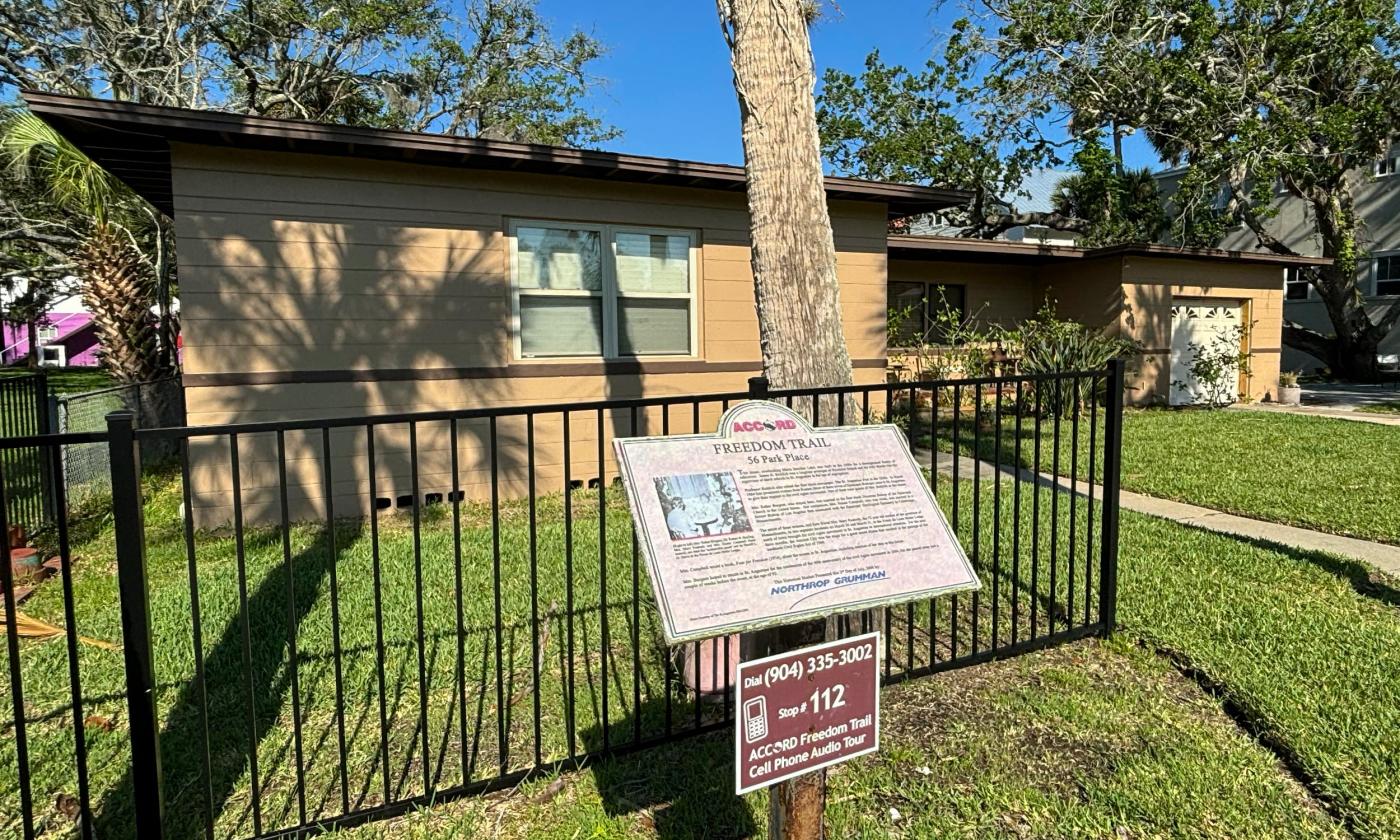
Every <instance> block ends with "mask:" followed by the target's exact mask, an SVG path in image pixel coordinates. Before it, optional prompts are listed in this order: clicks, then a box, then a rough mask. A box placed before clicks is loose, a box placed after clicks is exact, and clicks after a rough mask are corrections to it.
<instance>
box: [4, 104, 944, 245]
mask: <svg viewBox="0 0 1400 840" xmlns="http://www.w3.org/2000/svg"><path fill="white" fill-rule="evenodd" d="M23 95H24V100H25V102H26V103H28V105H29V109H30V110H31V111H33V112H34V113H35V114H37V115H38V116H39V117H41V118H42V119H44V120H45V121H46V122H48V123H49V124H50V125H52V126H53V127H54V128H55V129H57V130H58V131H59V132H61V133H62V134H63V135H64V136H65V137H67V138H68V139H69V140H71V141H72V142H73V143H74V144H76V145H77V146H78V147H79V148H80V149H82V150H83V151H84V152H86V153H87V154H88V156H89V157H91V158H92V159H93V160H95V161H97V162H98V163H99V164H101V165H102V167H103V168H104V169H106V170H107V171H109V172H111V173H112V174H113V175H115V176H117V177H118V178H120V179H122V180H123V181H125V182H126V183H127V184H129V185H130V186H131V188H132V189H134V190H135V191H136V192H137V193H139V194H140V195H142V196H143V197H145V198H146V199H147V200H149V201H150V202H151V203H152V204H154V205H155V206H156V207H158V208H160V210H161V211H162V212H164V213H167V214H171V215H173V213H174V207H173V202H172V195H171V186H170V147H169V144H170V143H171V142H180V143H196V144H203V145H211V146H232V147H237V148H245V149H262V150H270V151H291V152H312V153H316V154H328V155H345V156H350V157H360V158H375V159H380V160H400V161H411V162H413V163H422V164H431V165H438V166H456V167H465V168H473V169H494V170H517V171H521V172H535V173H546V174H556V175H572V176H576V177H581V178H601V179H606V180H614V181H627V182H633V183H651V184H667V185H672V186H682V187H698V188H703V189H719V190H728V191H734V192H742V191H743V190H744V188H745V184H746V181H745V178H744V168H743V167H742V166H731V165H728V164H719V163H698V162H695V161H687V160H675V159H672V158H659V157H645V156H642V155H624V154H616V153H613V152H600V151H592V150H587V149H572V148H566V147H562V146H543V145H537V144H532V143H511V142H506V141H502V140H483V139H477V138H467V137H449V136H445V135H441V134H418V133H414V132H408V131H389V130H385V129H378V128H358V127H353V126H343V125H326V124H323V123H313V122H305V121H301V120H283V119H269V118H266V117H251V116H244V115H240V114H227V113H221V112H217V111H198V110H190V109H186V108H166V107H159V106H154V105H137V104H133V103H130V102H112V101H110V100H101V99H88V98H84V97H76V96H64V95H60V94H52V93H40V92H38V91H24V92H23ZM826 191H827V195H828V196H830V197H831V198H833V199H847V200H855V201H875V202H882V203H885V204H887V205H888V206H889V215H890V217H891V218H898V217H902V216H910V215H914V214H917V213H927V212H930V211H933V210H938V209H941V208H944V207H949V206H952V205H955V204H959V203H961V202H963V201H966V200H967V197H968V196H967V193H964V192H962V191H960V190H950V189H942V188H939V187H924V186H918V185H913V184H891V183H885V182H881V181H862V180H858V179H855V178H827V179H826Z"/></svg>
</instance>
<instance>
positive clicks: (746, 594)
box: [613, 401, 980, 644]
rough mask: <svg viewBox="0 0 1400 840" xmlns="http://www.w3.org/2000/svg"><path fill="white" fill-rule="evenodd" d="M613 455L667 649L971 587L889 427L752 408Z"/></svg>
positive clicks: (623, 444) (755, 404) (761, 404)
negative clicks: (823, 422) (709, 426)
mask: <svg viewBox="0 0 1400 840" xmlns="http://www.w3.org/2000/svg"><path fill="white" fill-rule="evenodd" d="M613 446H614V449H615V451H616V453H617V460H618V465H619V467H620V469H621V472H622V477H623V481H624V483H625V485H626V488H627V491H628V492H627V498H628V504H629V505H630V506H631V510H632V517H633V521H634V522H635V523H636V527H637V534H638V541H639V542H640V544H641V547H642V551H643V553H644V554H645V557H646V561H647V570H648V572H649V574H650V575H651V580H652V584H653V587H654V591H655V593H656V601H657V606H658V608H659V610H660V614H661V621H662V628H663V631H664V633H665V636H666V641H667V642H668V643H670V644H675V643H678V642H683V641H691V640H695V639H703V638H708V637H711V636H717V635H722V634H728V633H734V632H737V631H741V630H752V629H756V628H759V627H765V626H771V625H776V624H787V623H792V622H796V621H801V620H803V619H806V618H815V617H818V616H825V615H830V614H832V613H835V612H849V611H854V610H860V609H867V608H872V607H876V606H887V605H890V604H897V603H903V602H905V601H913V600H920V599H924V598H930V597H933V596H935V595H940V594H943V593H947V592H952V591H956V590H965V589H976V588H978V587H979V585H980V584H979V583H978V580H977V575H976V573H975V572H974V571H973V569H972V565H971V564H970V563H969V562H968V559H967V556H966V554H964V552H963V550H962V547H961V546H960V545H959V544H958V541H957V539H956V537H955V536H954V534H953V530H952V528H951V527H949V525H948V521H947V519H946V518H945V517H944V516H943V512H942V511H941V510H940V509H939V508H938V504H937V502H936V501H935V499H934V497H933V493H932V491H931V490H930V489H929V485H928V481H927V479H926V478H925V476H924V474H923V472H922V471H921V470H920V469H919V466H918V465H917V464H916V463H915V461H914V458H913V455H912V454H911V453H910V451H909V445H908V443H907V441H906V440H905V438H904V435H903V433H902V432H901V431H900V430H899V428H898V427H896V426H891V425H871V426H847V427H833V428H815V429H814V428H813V427H812V426H811V425H810V424H809V423H808V422H807V421H806V420H805V419H804V418H803V417H802V416H801V415H799V414H796V413H795V412H793V411H791V410H790V409H787V408H785V407H783V406H781V405H779V404H777V403H772V402H765V401H749V402H744V403H740V404H739V405H737V406H735V407H733V408H731V409H730V410H729V411H728V412H726V413H725V414H724V417H723V418H722V419H721V420H720V427H719V430H718V431H717V432H716V433H715V434H708V435H706V434H700V435H684V436H675V437H644V438H619V439H617V440H614V441H613Z"/></svg>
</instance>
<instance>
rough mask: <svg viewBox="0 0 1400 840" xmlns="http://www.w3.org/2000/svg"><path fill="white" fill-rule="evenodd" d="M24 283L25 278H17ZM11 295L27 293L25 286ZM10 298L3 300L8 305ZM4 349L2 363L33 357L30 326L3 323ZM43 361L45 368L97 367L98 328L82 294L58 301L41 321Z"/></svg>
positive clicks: (21, 361) (38, 333)
mask: <svg viewBox="0 0 1400 840" xmlns="http://www.w3.org/2000/svg"><path fill="white" fill-rule="evenodd" d="M16 282H17V283H23V281H22V280H20V281H16ZM10 294H23V288H22V287H21V288H17V289H15V290H12V292H11V293H10ZM7 304H8V301H0V307H6V306H7ZM0 333H3V340H4V349H3V351H0V364H4V365H17V364H25V363H26V361H27V360H28V358H29V350H30V347H29V327H28V325H26V324H10V323H6V324H4V325H3V329H0ZM37 338H38V347H39V364H40V365H43V366H45V367H96V366H97V364H98V359H97V351H98V343H97V330H96V325H94V324H93V322H92V315H91V313H89V312H88V311H87V308H86V307H84V306H83V302H82V299H81V298H80V297H79V296H78V295H72V296H70V297H67V298H63V299H61V300H59V301H57V302H55V303H54V305H53V306H52V308H50V309H49V312H48V314H47V315H46V316H45V317H44V319H43V320H42V321H41V322H40V323H39V325H38V330H37Z"/></svg>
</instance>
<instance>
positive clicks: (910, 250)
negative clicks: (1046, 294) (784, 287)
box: [887, 235, 1332, 268]
mask: <svg viewBox="0 0 1400 840" xmlns="http://www.w3.org/2000/svg"><path fill="white" fill-rule="evenodd" d="M887 247H888V248H889V255H890V256H891V257H893V258H896V259H922V260H942V261H965V262H981V263H1000V264H1019V265H1044V264H1048V263H1054V262H1064V261H1073V260H1086V259H1087V260H1093V259H1102V258H1105V257H1154V258H1161V259H1177V260H1203V261H1210V262H1236V263H1245V264H1252V265H1271V266H1278V267H1283V268H1286V267H1291V266H1319V265H1331V263H1332V260H1331V259H1330V258H1328V257H1302V256H1290V255H1282V254H1267V253H1260V252H1256V251H1227V250H1223V249H1218V248H1181V247H1176V246H1172V245H1154V244H1136V245H1111V246H1107V247H1103V248H1079V247H1075V246H1069V245H1041V244H1038V243H1033V242H1007V241H1005V240H997V239H959V238H953V237H936V236H908V235H894V236H890V237H889V238H888V240H887Z"/></svg>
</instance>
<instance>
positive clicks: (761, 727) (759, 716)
mask: <svg viewBox="0 0 1400 840" xmlns="http://www.w3.org/2000/svg"><path fill="white" fill-rule="evenodd" d="M767 735H768V700H767V698H764V697H755V698H753V699H752V700H746V701H744V739H745V740H746V741H747V742H748V743H750V744H752V743H753V742H754V741H757V740H759V739H760V738H764V737H767Z"/></svg>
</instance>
